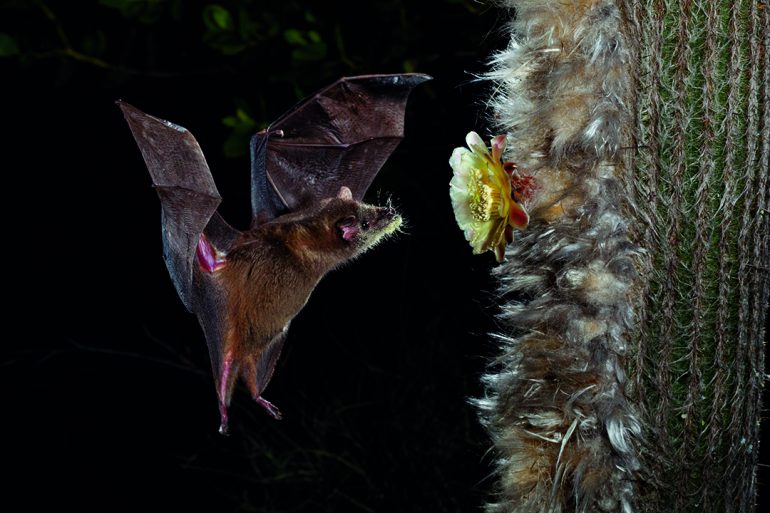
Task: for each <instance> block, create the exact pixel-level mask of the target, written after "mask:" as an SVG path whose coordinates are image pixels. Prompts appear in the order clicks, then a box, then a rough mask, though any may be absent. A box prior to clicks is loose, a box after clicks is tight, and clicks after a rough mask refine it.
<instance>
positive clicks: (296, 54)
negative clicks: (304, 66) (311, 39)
mask: <svg viewBox="0 0 770 513" xmlns="http://www.w3.org/2000/svg"><path fill="white" fill-rule="evenodd" d="M325 57H326V44H325V43H313V44H309V45H305V46H300V47H298V48H295V49H294V50H293V51H292V52H291V58H292V59H294V60H295V61H320V60H323V59H324V58H325Z"/></svg>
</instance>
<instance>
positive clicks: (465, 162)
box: [449, 132, 532, 262]
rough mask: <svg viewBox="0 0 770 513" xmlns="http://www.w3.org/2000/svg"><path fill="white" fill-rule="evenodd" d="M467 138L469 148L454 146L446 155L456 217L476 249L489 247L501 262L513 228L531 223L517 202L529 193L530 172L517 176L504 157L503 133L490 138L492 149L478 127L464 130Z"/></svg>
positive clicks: (485, 249)
mask: <svg viewBox="0 0 770 513" xmlns="http://www.w3.org/2000/svg"><path fill="white" fill-rule="evenodd" d="M465 142H466V143H467V144H468V148H470V150H469V149H468V148H455V150H454V152H453V153H452V157H451V158H450V159H449V165H450V166H451V167H452V170H453V172H454V176H453V177H452V180H451V181H450V182H449V196H450V198H451V200H452V208H453V209H454V213H455V219H456V220H457V224H458V225H459V226H460V228H461V229H462V230H463V233H464V234H465V239H466V240H467V241H468V242H470V244H471V247H473V253H474V254H476V255H478V254H480V253H484V252H485V251H493V252H494V253H495V257H496V258H497V261H498V262H502V261H503V260H504V258H505V246H506V244H508V243H510V242H512V241H513V229H514V228H515V229H517V230H523V229H525V228H526V227H527V225H528V224H529V215H528V214H527V211H526V210H525V209H524V207H523V206H522V204H521V201H523V199H524V198H525V197H526V196H528V195H529V194H531V190H532V187H531V181H532V177H520V176H518V174H515V173H516V165H515V164H513V163H512V162H506V163H505V164H504V163H503V162H502V160H501V157H502V154H503V150H504V149H505V136H504V135H498V136H497V137H494V138H493V139H492V141H491V148H487V146H486V145H485V144H484V141H483V140H482V139H481V137H479V134H477V133H476V132H470V133H468V135H467V136H466V138H465Z"/></svg>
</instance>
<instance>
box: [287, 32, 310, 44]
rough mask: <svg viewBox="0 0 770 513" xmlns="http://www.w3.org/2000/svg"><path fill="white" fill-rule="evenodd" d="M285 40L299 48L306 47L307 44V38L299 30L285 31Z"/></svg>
mask: <svg viewBox="0 0 770 513" xmlns="http://www.w3.org/2000/svg"><path fill="white" fill-rule="evenodd" d="M283 38H284V39H285V40H286V42H287V43H289V44H293V45H298V46H304V45H306V44H307V40H306V39H305V36H304V35H303V34H302V32H301V31H299V30H297V29H287V30H285V31H284V32H283Z"/></svg>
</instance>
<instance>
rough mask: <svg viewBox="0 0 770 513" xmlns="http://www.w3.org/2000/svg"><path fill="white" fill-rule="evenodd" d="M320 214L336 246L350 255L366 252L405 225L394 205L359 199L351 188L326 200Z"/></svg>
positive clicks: (342, 188)
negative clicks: (378, 205) (373, 203)
mask: <svg viewBox="0 0 770 513" xmlns="http://www.w3.org/2000/svg"><path fill="white" fill-rule="evenodd" d="M320 214H321V215H320V217H321V218H323V219H325V225H326V229H327V230H328V232H327V233H328V235H329V237H330V238H331V239H332V241H333V242H332V245H333V246H334V247H335V248H336V249H337V251H339V252H341V253H343V254H344V255H345V256H346V257H347V258H352V257H354V256H356V255H359V254H361V253H363V252H364V251H366V250H367V249H369V248H371V247H373V246H374V245H376V244H377V243H378V242H380V241H381V240H383V239H384V238H385V237H387V236H388V235H391V234H393V233H394V232H396V231H397V230H398V228H399V227H400V226H401V216H400V215H399V214H398V212H396V210H395V209H394V208H393V207H391V206H386V207H377V206H373V205H368V204H366V203H363V202H361V201H356V200H354V199H353V195H352V194H351V192H350V189H348V188H347V187H341V188H340V190H339V193H338V194H337V196H336V197H335V198H331V199H327V200H325V201H324V202H323V203H322V205H321V211H320Z"/></svg>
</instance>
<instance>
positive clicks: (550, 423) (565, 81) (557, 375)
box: [475, 0, 645, 513]
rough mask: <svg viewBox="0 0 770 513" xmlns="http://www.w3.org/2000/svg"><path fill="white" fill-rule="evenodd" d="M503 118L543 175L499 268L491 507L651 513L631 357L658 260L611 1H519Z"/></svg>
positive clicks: (495, 106) (491, 387)
mask: <svg viewBox="0 0 770 513" xmlns="http://www.w3.org/2000/svg"><path fill="white" fill-rule="evenodd" d="M501 3H503V4H504V5H505V6H507V7H510V8H513V9H515V20H514V21H513V22H512V23H511V25H510V28H511V42H510V45H509V46H508V48H507V49H505V50H504V51H502V52H500V53H498V54H497V55H495V56H493V58H492V60H491V67H492V71H491V72H490V73H489V74H488V78H489V79H490V80H492V81H493V85H494V87H493V88H492V90H493V92H492V96H491V98H490V104H489V105H490V110H491V112H492V116H493V119H492V122H493V124H494V125H495V127H496V133H505V134H507V140H508V146H507V153H506V156H505V157H506V158H507V159H508V160H512V161H515V162H516V163H517V164H518V165H519V168H520V169H521V170H522V172H524V173H526V174H529V175H532V176H533V177H534V178H535V183H536V186H537V189H536V191H535V194H534V195H533V197H532V198H531V199H530V200H529V201H528V203H527V204H526V205H525V206H526V208H527V210H528V211H529V212H530V215H531V220H530V226H529V228H527V230H525V231H523V232H517V237H516V240H515V241H514V242H513V243H512V244H511V245H509V246H508V249H507V253H506V258H507V262H506V263H504V264H502V265H501V266H499V267H498V268H496V270H495V274H496V275H497V276H498V278H499V282H500V290H499V294H500V296H501V299H502V300H503V301H502V303H503V306H502V309H501V312H500V315H499V319H500V329H501V332H499V333H497V334H495V335H494V340H495V341H496V344H497V345H498V346H499V347H500V349H501V351H500V355H499V357H498V358H497V359H496V360H495V361H494V362H493V363H492V365H490V367H489V370H488V373H487V374H486V375H485V376H484V378H483V379H484V383H485V386H486V395H485V397H483V398H480V399H477V400H476V401H475V403H476V405H477V407H478V408H479V411H480V415H481V418H482V422H483V423H484V424H485V426H486V427H487V429H488V430H489V432H490V434H491V436H492V438H493V442H494V444H495V449H496V451H497V457H498V459H497V462H498V463H497V472H498V475H499V486H498V490H497V493H496V495H495V497H494V498H493V499H492V500H491V501H490V504H489V505H488V507H487V509H488V511H490V512H522V513H524V512H527V513H536V512H542V513H546V512H549V513H550V512H554V513H556V512H561V511H577V512H595V511H597V512H598V511H613V512H614V511H619V512H623V513H631V512H632V511H636V510H637V508H636V506H635V503H636V500H635V488H634V482H635V479H636V472H637V471H638V469H639V462H638V457H637V451H638V444H639V437H640V435H641V421H640V420H639V417H638V415H637V412H636V411H635V409H634V407H633V405H632V404H631V403H630V401H629V400H628V395H627V387H628V386H629V385H628V382H627V379H626V375H625V371H624V368H625V365H624V359H625V358H626V357H627V354H628V351H629V349H628V345H629V341H630V339H631V334H632V332H633V330H634V322H635V319H634V312H635V304H636V302H637V301H638V298H639V295H640V290H641V286H640V284H639V283H638V282H639V280H640V278H639V276H640V274H639V271H640V270H641V269H643V267H644V265H645V258H644V253H643V252H642V251H641V250H640V249H639V248H638V247H637V246H636V245H635V243H633V242H632V238H631V236H630V233H631V231H632V229H633V226H631V223H630V221H629V219H630V218H631V216H630V215H629V213H630V212H632V211H633V210H634V203H633V199H632V194H631V193H630V190H631V189H632V187H631V186H630V182H629V178H628V177H627V174H628V173H629V169H630V165H629V162H628V159H629V158H631V157H629V155H630V154H631V152H627V151H625V150H624V149H625V148H628V147H630V146H631V145H632V144H633V142H632V140H631V134H630V133H629V129H630V127H633V125H634V116H633V111H632V107H631V106H630V105H629V95H630V91H632V90H633V89H634V80H635V78H634V76H633V74H632V72H631V70H630V61H631V60H632V57H633V56H632V55H631V52H632V51H633V50H631V49H629V46H628V44H627V41H628V35H627V34H625V33H624V26H625V23H624V22H623V18H624V16H625V15H626V14H625V13H624V11H623V8H622V5H620V4H619V3H618V2H615V1H611V0H582V1H573V2H564V1H561V0H560V1H546V0H538V1H534V0H508V1H505V2H501Z"/></svg>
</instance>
